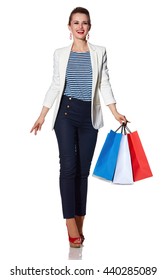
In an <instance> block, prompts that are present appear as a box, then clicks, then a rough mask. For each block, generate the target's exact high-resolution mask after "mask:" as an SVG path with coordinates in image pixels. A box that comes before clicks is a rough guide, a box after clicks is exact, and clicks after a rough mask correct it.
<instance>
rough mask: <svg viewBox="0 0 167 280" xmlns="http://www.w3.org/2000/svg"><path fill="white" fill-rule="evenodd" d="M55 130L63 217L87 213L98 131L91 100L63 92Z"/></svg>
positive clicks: (67, 217)
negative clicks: (89, 185) (94, 125)
mask: <svg viewBox="0 0 167 280" xmlns="http://www.w3.org/2000/svg"><path fill="white" fill-rule="evenodd" d="M54 130H55V133H56V137H57V142H58V147H59V159H60V179H59V182H60V194H61V200H62V211H63V217H64V218H65V219H69V218H74V217H75V216H84V215H86V201H87V189H88V176H89V172H90V166H91V161H92V157H93V153H94V149H95V145H96V140H97V134H98V130H97V129H95V128H94V127H93V126H92V122H91V102H89V101H82V100H79V99H76V98H72V97H67V96H65V95H63V97H62V100H61V104H60V109H59V112H58V115H57V118H56V121H55V125H54Z"/></svg>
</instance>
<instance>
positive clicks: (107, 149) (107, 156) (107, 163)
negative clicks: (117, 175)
mask: <svg viewBox="0 0 167 280" xmlns="http://www.w3.org/2000/svg"><path fill="white" fill-rule="evenodd" d="M119 128H120V127H119ZM117 130H118V129H117ZM121 138H122V133H117V131H113V130H110V132H109V133H108V135H107V137H106V140H105V142H104V145H103V147H102V149H101V152H100V154H99V157H98V159H97V162H96V165H95V168H94V171H93V175H95V176H98V177H100V178H102V179H106V180H110V181H111V180H112V179H113V175H114V171H115V166H116V162H117V156H118V151H119V146H120V141H121Z"/></svg>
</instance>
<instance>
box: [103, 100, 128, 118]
mask: <svg viewBox="0 0 167 280" xmlns="http://www.w3.org/2000/svg"><path fill="white" fill-rule="evenodd" d="M107 106H108V107H109V109H110V111H111V112H112V114H113V115H114V117H115V119H116V120H117V121H119V122H120V123H122V122H125V123H126V122H127V119H126V117H125V116H123V115H122V114H120V113H119V112H118V111H117V107H116V104H115V103H111V104H109V105H107Z"/></svg>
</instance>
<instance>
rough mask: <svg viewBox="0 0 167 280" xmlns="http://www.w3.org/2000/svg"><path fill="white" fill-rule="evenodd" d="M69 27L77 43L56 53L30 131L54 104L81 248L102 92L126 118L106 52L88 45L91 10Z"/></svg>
mask: <svg viewBox="0 0 167 280" xmlns="http://www.w3.org/2000/svg"><path fill="white" fill-rule="evenodd" d="M68 28H69V30H70V37H71V39H72V37H73V43H72V44H71V45H70V46H68V47H64V48H60V49H57V50H56V51H55V53H54V71H53V80H52V84H51V86H50V88H49V90H48V91H47V93H46V95H45V99H44V103H43V108H42V111H41V113H40V116H39V117H38V119H37V121H36V122H35V124H34V126H33V127H32V129H31V132H33V131H34V134H35V135H36V134H37V131H38V130H41V127H42V125H43V123H44V121H45V116H46V114H47V113H48V111H49V109H50V108H51V107H52V105H53V103H54V101H55V100H56V105H55V111H54V116H53V129H54V130H55V133H56V137H57V141H58V146H59V157H60V193H61V199H62V209H63V217H64V218H65V219H66V225H67V230H68V235H69V242H70V246H71V247H75V248H78V247H80V246H81V244H82V243H83V241H84V235H83V222H84V217H85V214H86V199H87V181H88V180H87V179H88V175H89V170H90V165H91V161H92V157H93V153H94V149H95V145H96V140H97V134H98V129H99V128H100V127H102V126H103V117H102V112H101V105H100V99H99V92H101V95H102V97H103V99H104V103H105V104H106V105H107V106H108V107H109V109H110V110H111V112H112V114H113V115H114V117H115V119H116V120H117V121H119V122H120V123H122V122H126V118H125V116H123V115H121V114H120V113H118V111H117V109H116V104H115V103H116V101H115V98H114V96H113V93H112V90H111V86H110V82H109V76H108V69H107V56H106V51H105V48H104V47H100V46H95V45H92V44H90V43H88V41H87V37H88V36H89V30H90V28H91V20H90V15H89V12H88V10H87V9H85V8H82V7H77V8H75V9H74V10H73V11H72V12H71V14H70V17H69V23H68Z"/></svg>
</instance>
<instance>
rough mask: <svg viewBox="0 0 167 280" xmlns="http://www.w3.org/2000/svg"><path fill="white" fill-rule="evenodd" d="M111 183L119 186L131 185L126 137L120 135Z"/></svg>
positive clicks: (130, 168) (129, 159)
mask: <svg viewBox="0 0 167 280" xmlns="http://www.w3.org/2000/svg"><path fill="white" fill-rule="evenodd" d="M113 183H114V184H121V185H130V184H133V173H132V164H131V157H130V151H129V145H128V137H127V135H122V138H121V142H120V148H119V152H118V158H117V162H116V168H115V173H114V177H113Z"/></svg>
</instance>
